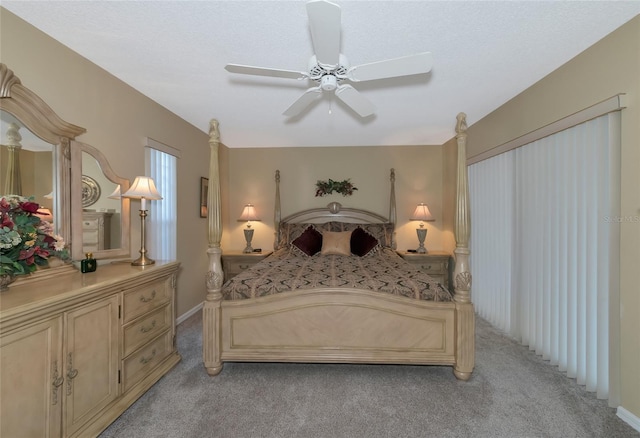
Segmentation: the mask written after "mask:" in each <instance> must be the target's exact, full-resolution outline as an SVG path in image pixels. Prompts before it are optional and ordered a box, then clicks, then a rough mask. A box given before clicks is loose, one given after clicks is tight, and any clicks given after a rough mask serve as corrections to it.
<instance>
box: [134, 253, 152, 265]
mask: <svg viewBox="0 0 640 438" xmlns="http://www.w3.org/2000/svg"><path fill="white" fill-rule="evenodd" d="M155 262H156V261H155V260H153V259H150V258H149V257H147V256H146V255H145V254H142V255H141V256H140V257H138V258H137V259H135V260H134V261H132V262H131V265H132V266H148V265H153V264H154V263H155Z"/></svg>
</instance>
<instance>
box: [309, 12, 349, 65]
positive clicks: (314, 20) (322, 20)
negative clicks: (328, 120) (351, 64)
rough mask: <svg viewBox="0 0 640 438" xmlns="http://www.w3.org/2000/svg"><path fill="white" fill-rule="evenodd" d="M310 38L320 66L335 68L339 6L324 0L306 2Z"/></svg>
mask: <svg viewBox="0 0 640 438" xmlns="http://www.w3.org/2000/svg"><path fill="white" fill-rule="evenodd" d="M307 14H308V15H309V26H310V27H311V39H312V40H313V48H314V50H315V54H316V58H317V60H318V63H319V64H320V65H321V66H326V67H329V68H335V67H336V66H337V65H338V61H339V57H340V20H341V10H340V6H338V5H336V4H334V3H330V2H327V1H324V0H313V1H310V2H308V3H307Z"/></svg>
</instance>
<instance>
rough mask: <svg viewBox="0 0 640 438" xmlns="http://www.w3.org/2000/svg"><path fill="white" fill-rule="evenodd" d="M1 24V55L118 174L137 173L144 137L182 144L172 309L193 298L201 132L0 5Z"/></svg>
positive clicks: (200, 257) (203, 266)
mask: <svg viewBox="0 0 640 438" xmlns="http://www.w3.org/2000/svg"><path fill="white" fill-rule="evenodd" d="M0 25H1V26H0V61H1V62H3V63H5V64H7V66H8V67H9V68H10V69H12V70H13V71H14V73H15V74H16V75H17V76H18V77H19V78H20V79H21V81H22V83H23V84H24V85H25V86H27V87H29V88H30V89H32V90H33V91H34V92H36V93H37V94H38V95H39V96H40V97H42V98H43V99H44V100H45V102H47V103H48V104H49V105H50V106H51V107H52V108H53V109H54V110H55V111H56V112H57V113H58V114H59V115H60V116H61V117H62V118H63V119H64V120H66V121H68V122H71V123H73V124H75V125H78V126H82V127H83V128H85V129H86V130H87V133H86V134H83V135H81V136H80V137H78V140H79V141H82V142H84V143H88V144H90V145H92V146H94V147H96V148H98V149H99V150H100V151H101V152H102V153H103V154H104V155H105V156H106V157H107V159H108V160H109V162H110V164H111V166H112V168H113V169H114V171H115V172H116V173H117V174H119V175H120V176H123V177H125V178H127V179H129V180H131V181H133V179H134V178H135V176H136V175H144V173H145V153H144V144H145V138H146V137H151V138H153V139H155V140H157V141H160V142H162V143H165V144H167V145H170V146H173V147H175V148H177V149H179V150H181V151H182V158H181V159H179V160H178V187H177V190H178V211H177V212H176V214H177V217H178V236H177V237H178V259H179V260H180V261H181V262H182V269H181V271H180V274H179V277H178V285H177V288H178V299H177V301H178V304H177V307H178V309H177V313H178V315H181V314H183V313H184V312H186V311H188V310H189V309H191V308H193V307H194V306H196V305H198V304H199V303H200V302H202V301H203V299H204V296H205V294H206V289H205V286H204V275H205V272H206V270H207V261H206V257H205V252H206V247H207V245H206V220H205V219H201V218H200V217H199V193H200V176H206V175H207V173H208V159H209V150H208V135H207V134H206V133H205V132H203V131H201V130H200V129H197V128H195V127H194V126H192V125H190V124H189V123H187V122H185V121H184V120H182V119H180V118H179V117H177V116H176V115H174V114H172V113H171V112H169V111H167V110H166V109H165V108H163V107H162V106H160V105H158V104H157V103H155V102H153V101H151V100H150V99H148V98H146V97H144V96H143V95H142V94H140V93H138V92H137V91H135V90H134V89H132V88H131V87H129V86H128V85H126V84H124V83H123V82H121V81H120V80H118V79H116V78H115V77H113V76H111V75H110V74H108V73H106V72H105V71H104V70H102V69H100V68H99V67H97V66H96V65H95V64H92V63H91V62H89V61H88V60H86V59H84V58H82V57H80V56H79V55H78V54H76V53H74V52H72V51H71V50H69V49H67V48H66V47H64V46H62V45H61V44H59V43H58V42H57V41H55V40H53V39H51V38H49V37H48V36H46V35H44V34H43V33H42V32H40V31H38V30H37V29H35V28H34V27H32V26H31V25H29V24H27V23H25V22H24V21H22V20H21V19H19V18H18V17H16V16H15V15H13V14H12V13H10V12H8V11H7V10H5V9H2V8H0ZM202 129H207V127H202ZM137 208H139V203H138V202H132V214H131V223H132V234H131V248H132V256H134V257H137V256H138V254H137V252H138V249H139V248H140V219H139V216H138V210H137ZM150 214H153V211H151V212H150ZM151 256H152V257H153V254H151Z"/></svg>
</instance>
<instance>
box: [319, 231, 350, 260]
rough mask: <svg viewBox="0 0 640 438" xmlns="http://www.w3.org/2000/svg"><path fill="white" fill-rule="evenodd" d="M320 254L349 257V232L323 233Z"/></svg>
mask: <svg viewBox="0 0 640 438" xmlns="http://www.w3.org/2000/svg"><path fill="white" fill-rule="evenodd" d="M320 254H322V255H325V254H337V255H346V256H350V255H351V231H339V232H333V231H324V232H323V233H322V250H321V251H320Z"/></svg>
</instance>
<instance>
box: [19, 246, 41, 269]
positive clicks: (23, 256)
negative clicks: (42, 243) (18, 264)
mask: <svg viewBox="0 0 640 438" xmlns="http://www.w3.org/2000/svg"><path fill="white" fill-rule="evenodd" d="M36 248H37V246H36V247H33V248H29V249H27V250H24V249H23V250H20V255H19V256H18V260H24V261H25V263H26V264H27V266H30V265H33V264H34V263H35V258H34V257H33V254H35V252H36Z"/></svg>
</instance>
